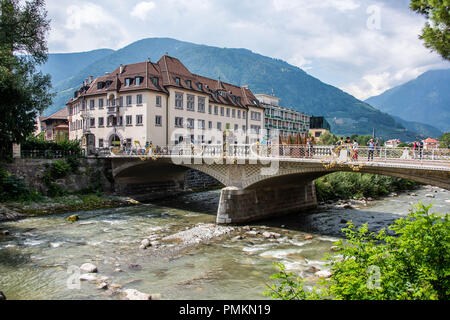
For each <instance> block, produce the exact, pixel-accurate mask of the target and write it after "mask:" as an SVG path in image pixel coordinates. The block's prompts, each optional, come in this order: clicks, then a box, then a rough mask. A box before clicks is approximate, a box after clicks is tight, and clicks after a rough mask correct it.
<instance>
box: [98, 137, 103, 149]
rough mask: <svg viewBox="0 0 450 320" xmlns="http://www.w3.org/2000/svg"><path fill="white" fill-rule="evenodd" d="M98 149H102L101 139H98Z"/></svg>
mask: <svg viewBox="0 0 450 320" xmlns="http://www.w3.org/2000/svg"><path fill="white" fill-rule="evenodd" d="M98 146H99V148H103V139H98Z"/></svg>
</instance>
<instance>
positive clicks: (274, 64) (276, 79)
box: [46, 38, 417, 141]
mask: <svg viewBox="0 0 450 320" xmlns="http://www.w3.org/2000/svg"><path fill="white" fill-rule="evenodd" d="M166 52H167V53H168V54H169V55H170V56H174V57H176V58H178V59H180V60H181V61H182V63H183V64H185V65H186V67H187V68H188V69H189V70H190V71H191V72H193V73H196V74H199V75H203V76H206V77H211V78H218V77H220V78H221V80H222V81H225V82H229V83H233V84H237V85H249V87H250V89H251V90H252V92H253V93H266V94H270V93H271V92H272V89H273V90H274V93H275V95H276V96H278V97H279V98H281V102H280V103H281V104H282V105H284V106H287V107H292V108H294V109H297V110H300V111H303V112H305V113H307V114H309V115H316V116H319V115H324V116H325V117H326V118H327V120H328V121H329V123H330V125H331V127H332V128H331V129H332V131H333V132H334V133H336V134H341V135H351V134H353V133H358V134H372V132H373V128H375V129H376V132H377V135H378V136H381V137H384V138H400V139H402V140H404V141H411V140H413V139H415V138H416V136H417V135H416V134H415V133H413V132H410V131H408V130H406V129H405V128H404V127H403V126H402V125H401V124H399V123H397V122H396V121H395V120H394V119H393V118H392V117H391V116H390V115H388V114H386V113H383V112H380V111H379V110H377V109H375V108H373V107H371V106H370V105H369V104H367V103H365V102H362V101H360V100H358V99H356V98H355V97H353V96H351V95H349V94H347V93H345V92H343V91H342V90H340V89H338V88H335V87H333V86H331V85H328V84H325V83H323V82H321V81H320V80H318V79H316V78H314V77H312V76H310V75H308V74H307V73H306V72H305V71H303V70H301V69H300V68H298V67H295V66H292V65H290V64H288V63H286V62H284V61H282V60H279V59H272V58H269V57H265V56H262V55H260V54H256V53H253V52H252V51H250V50H247V49H228V48H217V47H211V46H205V45H198V44H193V43H189V42H183V41H178V40H174V39H168V38H150V39H143V40H139V41H136V42H134V43H132V44H130V45H128V46H126V47H124V48H122V49H120V50H117V51H114V52H112V53H110V54H108V55H106V56H104V57H101V58H100V59H98V60H96V61H94V62H93V63H91V64H89V65H87V66H85V67H84V68H82V69H81V70H80V71H76V72H68V73H67V75H68V76H67V78H66V79H64V80H62V81H60V82H58V83H57V84H56V85H55V86H54V88H55V91H56V92H57V96H56V98H55V99H54V105H53V106H52V107H50V108H49V109H48V110H47V111H46V114H50V113H52V112H55V111H56V110H58V109H60V108H62V107H63V106H64V105H65V103H66V102H67V101H68V100H69V99H70V97H72V96H73V92H74V91H75V90H76V89H78V88H79V87H80V86H81V84H82V82H83V80H84V79H85V78H87V77H89V76H90V75H93V76H94V77H95V76H99V75H103V74H104V72H106V71H108V72H111V71H112V70H114V69H115V68H117V66H119V65H120V64H124V65H125V64H130V63H135V62H140V61H146V60H147V59H148V58H151V60H152V61H157V60H158V59H159V58H160V57H161V56H162V55H164V54H165V53H166Z"/></svg>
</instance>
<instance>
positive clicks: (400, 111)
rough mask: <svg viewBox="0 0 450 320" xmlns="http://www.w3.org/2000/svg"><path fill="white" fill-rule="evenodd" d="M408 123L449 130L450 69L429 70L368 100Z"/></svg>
mask: <svg viewBox="0 0 450 320" xmlns="http://www.w3.org/2000/svg"><path fill="white" fill-rule="evenodd" d="M366 102H367V103H369V104H370V105H372V106H374V107H375V108H378V109H380V110H382V111H384V112H388V113H390V114H392V115H394V116H398V117H401V118H403V119H406V120H408V121H416V122H422V123H426V124H428V125H432V126H435V127H437V128H438V129H440V130H442V131H445V132H449V131H450V69H445V70H433V71H428V72H425V73H424V74H422V75H421V76H419V77H418V78H416V79H414V80H411V81H409V82H407V83H405V84H403V85H400V86H398V87H395V88H392V89H390V90H387V91H386V92H384V93H382V94H381V95H379V96H376V97H372V98H369V99H367V100H366Z"/></svg>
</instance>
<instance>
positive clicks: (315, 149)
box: [95, 144, 450, 162]
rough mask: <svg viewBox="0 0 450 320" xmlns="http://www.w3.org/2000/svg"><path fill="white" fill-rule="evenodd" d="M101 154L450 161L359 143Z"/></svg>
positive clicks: (100, 152)
mask: <svg viewBox="0 0 450 320" xmlns="http://www.w3.org/2000/svg"><path fill="white" fill-rule="evenodd" d="M95 153H96V155H97V156H102V157H139V158H155V157H160V156H183V157H188V156H192V157H205V158H207V157H211V158H221V157H222V158H230V157H232V158H238V159H240V158H281V159H289V158H292V159H315V160H322V161H333V160H341V161H346V162H368V161H417V162H420V161H446V162H450V149H422V150H413V149H412V148H392V147H374V148H369V147H366V146H359V147H358V148H357V149H353V147H352V146H347V145H344V146H339V147H336V146H317V145H258V144H230V145H222V144H220V145H219V144H177V145H169V146H164V147H160V146H156V147H155V146H151V147H147V148H145V149H144V148H125V149H116V148H100V149H97V150H96V151H95Z"/></svg>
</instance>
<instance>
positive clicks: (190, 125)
mask: <svg viewBox="0 0 450 320" xmlns="http://www.w3.org/2000/svg"><path fill="white" fill-rule="evenodd" d="M194 122H195V120H194V119H191V118H189V119H187V127H188V129H194Z"/></svg>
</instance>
